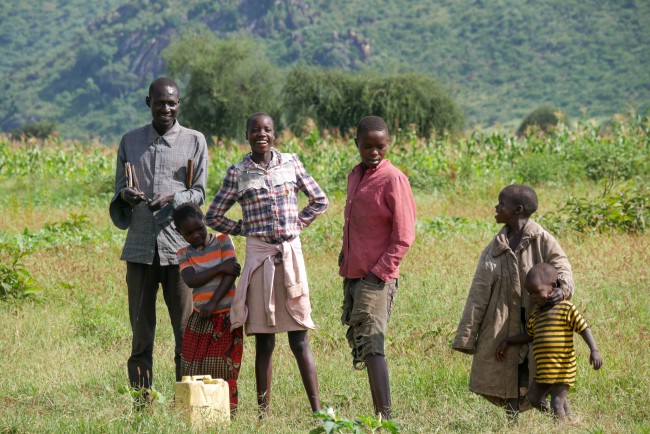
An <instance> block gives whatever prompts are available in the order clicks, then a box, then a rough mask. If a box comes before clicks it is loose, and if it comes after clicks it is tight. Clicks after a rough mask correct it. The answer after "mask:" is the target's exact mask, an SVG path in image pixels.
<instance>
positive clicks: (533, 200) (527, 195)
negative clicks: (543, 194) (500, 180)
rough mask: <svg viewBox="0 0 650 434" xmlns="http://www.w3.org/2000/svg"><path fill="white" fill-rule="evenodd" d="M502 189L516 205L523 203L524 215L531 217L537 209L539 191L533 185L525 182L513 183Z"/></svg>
mask: <svg viewBox="0 0 650 434" xmlns="http://www.w3.org/2000/svg"><path fill="white" fill-rule="evenodd" d="M501 191H502V192H503V193H505V194H507V195H508V197H509V198H510V199H512V201H513V202H514V203H515V205H521V207H522V208H523V212H522V214H523V215H524V217H530V216H531V215H533V213H534V212H535V211H537V206H538V202H537V193H535V190H533V189H532V188H531V187H529V186H527V185H523V184H512V185H509V186H507V187H506V188H504V189H503V190H501Z"/></svg>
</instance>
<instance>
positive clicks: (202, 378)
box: [181, 375, 212, 382]
mask: <svg viewBox="0 0 650 434" xmlns="http://www.w3.org/2000/svg"><path fill="white" fill-rule="evenodd" d="M206 380H212V375H183V378H181V381H186V382H187V381H206Z"/></svg>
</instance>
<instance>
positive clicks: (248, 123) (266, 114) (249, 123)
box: [246, 112, 275, 133]
mask: <svg viewBox="0 0 650 434" xmlns="http://www.w3.org/2000/svg"><path fill="white" fill-rule="evenodd" d="M258 116H266V117H267V118H269V119H271V120H272V121H273V127H274V128H275V120H274V119H273V116H271V115H270V114H268V113H265V112H257V113H253V114H252V115H250V116H249V117H248V119H246V132H247V133H248V128H249V127H250V125H251V121H252V120H253V119H255V118H256V117H258Z"/></svg>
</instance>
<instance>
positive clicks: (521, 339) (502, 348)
mask: <svg viewBox="0 0 650 434" xmlns="http://www.w3.org/2000/svg"><path fill="white" fill-rule="evenodd" d="M532 340H533V337H532V336H530V335H528V334H527V333H521V334H518V335H516V336H510V337H507V338H505V339H504V340H503V341H501V343H500V344H499V346H498V347H497V352H496V357H497V360H498V361H503V360H505V359H506V350H507V349H508V347H509V346H510V345H521V344H527V343H528V342H530V341H532Z"/></svg>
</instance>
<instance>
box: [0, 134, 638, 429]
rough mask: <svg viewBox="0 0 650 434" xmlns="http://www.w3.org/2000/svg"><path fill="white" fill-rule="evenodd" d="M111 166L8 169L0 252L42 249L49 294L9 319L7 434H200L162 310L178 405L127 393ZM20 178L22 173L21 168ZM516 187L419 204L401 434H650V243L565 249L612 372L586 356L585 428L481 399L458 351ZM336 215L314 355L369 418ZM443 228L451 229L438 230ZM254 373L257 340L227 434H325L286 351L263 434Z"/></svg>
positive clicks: (328, 393) (316, 227) (580, 399)
mask: <svg viewBox="0 0 650 434" xmlns="http://www.w3.org/2000/svg"><path fill="white" fill-rule="evenodd" d="M646 143H647V142H646ZM644 146H646V145H644ZM644 149H645V152H647V147H645V148H644ZM114 151H115V150H114V149H110V148H106V149H103V148H100V147H90V149H89V150H88V149H86V150H85V151H83V150H80V151H78V152H80V153H82V154H83V152H88V154H84V155H86V158H85V161H86V162H87V164H91V159H92V158H91V157H90V155H93V156H94V157H93V158H95V157H96V158H99V157H98V156H104V157H105V158H106V161H107V163H105V165H106V167H105V169H103V170H99V169H96V172H94V173H92V172H89V173H88V174H85V173H82V174H80V175H78V176H77V177H73V176H70V175H66V173H67V172H65V171H60V173H56V171H52V172H47V171H46V174H45V175H43V174H41V175H38V176H37V175H33V174H32V175H30V174H29V173H25V174H22V175H21V174H19V173H11V174H10V173H9V172H8V170H7V168H6V164H7V161H9V159H5V160H4V164H5V166H4V169H3V166H2V164H0V187H1V188H2V189H3V191H4V194H5V197H4V198H3V205H2V206H1V207H0V235H1V237H0V241H1V240H4V241H5V242H6V241H7V240H9V239H12V237H13V239H22V240H23V241H22V242H23V243H27V241H25V240H32V241H31V242H34V241H33V240H34V238H38V237H39V236H40V237H41V238H43V239H45V240H46V241H43V242H41V243H40V244H37V248H36V249H35V252H34V253H33V254H30V255H28V256H26V257H25V258H23V262H24V264H25V267H26V268H27V269H28V270H29V272H30V273H31V275H32V277H33V279H34V281H35V284H36V285H37V286H38V287H39V288H41V291H40V296H39V301H38V302H31V301H24V302H16V301H14V302H4V303H2V304H0V344H1V345H2V348H3V350H4V351H5V356H4V362H3V363H2V364H1V365H0V430H1V431H2V432H66V433H67V432H186V431H189V427H188V426H187V425H186V424H185V423H184V422H183V421H182V419H181V417H180V415H179V413H178V412H177V411H176V410H175V409H174V407H173V404H172V399H171V398H172V396H173V376H174V373H173V337H172V334H171V328H170V325H169V320H168V316H167V313H166V309H165V306H164V302H163V301H162V297H160V298H159V311H158V314H159V315H158V325H159V328H158V334H157V338H156V347H155V350H154V364H155V367H154V369H155V370H156V375H157V382H156V388H157V389H158V390H159V391H160V392H161V393H162V394H163V395H164V396H165V397H167V401H166V402H164V403H155V404H154V405H152V407H151V409H150V411H147V412H134V411H133V409H132V403H131V400H130V397H129V396H128V395H126V394H121V393H119V392H118V389H119V388H120V387H122V386H125V385H126V384H127V376H126V359H127V357H128V355H129V351H130V330H129V326H128V312H127V299H126V284H125V282H124V275H125V265H124V263H122V262H121V261H120V260H119V259H118V258H119V254H120V250H121V246H122V242H123V237H124V233H122V232H121V231H119V230H118V229H116V228H114V227H113V226H112V224H111V222H110V219H109V217H108V198H109V197H110V196H109V194H110V193H109V192H107V191H106V188H103V189H102V188H100V187H98V186H97V185H98V184H101V183H104V184H106V183H108V186H109V187H108V188H109V191H110V182H111V175H112V170H113V169H112V168H111V165H110V163H111V162H112V159H113V153H114ZM44 153H45V152H44ZM6 155H9V154H8V153H7V154H6ZM11 155H13V154H11ZM61 158H63V157H61ZM646 158H647V155H646ZM80 159H81V160H84V158H81V157H80ZM232 161H234V160H232ZM2 162H3V160H0V163H2ZM11 164H13V165H14V166H17V163H16V160H14V162H13V163H11ZM93 164H94V163H93ZM102 164H104V163H102ZM215 164H217V163H215ZM218 164H222V163H218ZM349 164H350V167H351V166H352V164H354V161H350V162H349ZM99 166H101V165H99V164H98V167H99ZM93 167H94V166H93ZM308 168H309V166H308ZM313 170H316V169H313ZM220 178H221V173H218V174H217V173H215V172H211V173H210V175H209V182H210V185H211V186H210V187H209V190H208V195H209V197H211V195H212V194H214V189H215V188H216V187H214V185H216V184H218V183H219V182H220ZM506 184H507V182H505V181H503V180H490V179H489V178H485V180H484V181H482V182H476V183H471V182H468V183H466V184H463V185H460V184H459V185H457V186H455V187H454V186H453V185H447V186H445V187H443V188H439V189H432V190H430V191H426V192H425V191H423V190H421V189H420V190H418V191H417V192H416V200H417V206H418V227H417V239H416V242H415V245H414V246H413V248H412V249H411V251H410V252H409V254H408V255H407V257H406V259H405V261H404V263H403V265H402V267H401V275H402V277H401V279H400V285H399V293H398V295H397V299H396V305H395V309H394V311H393V315H392V317H391V319H390V322H389V331H388V338H387V361H388V364H389V369H390V376H391V382H392V383H391V384H392V398H393V406H394V416H395V419H396V420H397V422H398V423H399V425H400V426H401V430H402V432H420V433H431V432H522V431H525V432H540V433H541V432H591V433H601V432H602V433H609V432H649V431H650V404H648V402H647V401H646V399H645V398H646V395H647V391H648V390H650V380H649V377H650V366H649V364H650V357H649V356H650V351H649V350H648V344H647V343H648V341H649V339H650V331H649V328H650V313H649V312H648V310H649V308H650V295H648V292H646V291H647V287H648V284H649V280H648V268H649V267H648V263H649V259H650V255H649V251H650V234H648V233H641V234H636V235H633V234H625V233H620V232H609V233H590V234H579V233H575V232H570V231H567V232H564V233H561V234H558V236H557V237H558V239H559V241H560V244H561V245H562V246H563V248H564V249H565V251H566V252H567V254H568V256H569V259H570V261H571V263H572V266H573V269H574V279H575V282H576V285H577V290H576V294H575V297H574V301H575V303H576V304H577V306H578V308H579V309H580V310H581V312H582V313H583V314H584V315H585V317H586V318H587V320H588V322H589V323H590V324H591V326H592V331H593V334H594V336H595V338H596V341H597V343H598V345H599V347H600V350H601V352H602V355H603V357H604V360H605V364H604V367H603V368H602V369H601V370H600V371H594V370H593V369H592V368H591V367H590V366H589V364H588V352H587V347H586V345H585V344H584V343H583V342H582V340H581V339H580V338H577V339H576V347H577V353H578V381H577V384H576V386H575V387H574V388H572V389H571V391H570V392H569V402H570V404H571V406H572V408H573V411H574V413H576V414H578V415H580V416H581V422H580V423H579V425H578V426H575V427H574V426H569V427H567V426H558V425H557V424H555V423H554V422H553V421H552V420H551V419H550V418H548V417H545V416H543V415H541V414H537V413H534V412H528V413H525V414H523V415H521V417H520V419H519V421H518V423H516V424H509V423H508V421H507V420H506V416H505V413H504V412H503V411H502V410H500V409H498V408H496V407H494V406H492V405H490V404H489V403H487V402H486V401H484V400H482V399H481V398H479V397H477V396H475V395H473V394H472V393H470V392H469V390H468V388H467V382H468V374H469V366H470V357H469V356H466V355H462V354H460V353H456V352H453V351H452V350H451V349H450V342H451V340H452V338H453V335H454V333H455V329H456V325H457V322H458V320H459V317H460V314H461V311H462V308H463V305H464V300H465V296H466V294H467V290H468V288H469V285H470V281H471V278H472V275H473V272H474V268H475V266H476V261H477V259H478V256H479V254H480V252H481V250H482V249H483V248H484V247H485V245H486V244H487V243H488V242H489V241H490V239H491V237H492V236H493V235H494V234H495V233H496V232H497V231H498V229H499V226H498V225H496V224H495V223H494V219H493V214H494V205H495V203H496V196H497V194H498V192H499V190H500V189H501V188H502V187H503V186H504V185H506ZM535 188H536V190H537V192H538V195H539V198H540V210H539V214H540V215H541V214H545V213H549V212H551V211H554V210H556V209H558V208H559V206H560V205H561V204H563V203H565V201H566V199H567V197H568V196H569V195H574V194H575V195H580V194H582V195H591V196H594V197H595V196H597V195H598V194H599V192H600V190H601V186H600V184H598V183H595V182H592V181H588V180H586V181H580V182H576V183H571V184H570V185H568V184H567V185H563V184H561V183H559V184H558V183H553V182H542V183H540V184H539V185H536V186H535ZM98 191H100V193H97V192H98ZM330 200H331V206H330V209H329V210H328V211H327V212H326V213H325V214H324V215H323V216H321V217H320V218H319V219H317V220H316V222H315V223H314V224H313V225H312V226H311V227H310V228H308V229H307V230H306V231H305V232H304V233H303V237H302V238H303V248H304V251H305V255H306V261H307V267H308V273H309V277H310V288H311V299H312V307H313V318H314V320H315V322H316V324H317V329H316V330H315V331H313V332H311V333H310V341H311V345H312V349H313V352H314V355H315V358H316V363H317V368H318V374H319V382H320V394H321V399H322V401H323V403H324V404H326V405H328V406H332V407H334V408H335V409H336V410H337V411H338V412H339V414H340V415H341V416H344V417H347V418H354V417H355V416H356V415H357V414H370V413H371V411H372V405H371V399H370V393H369V389H368V385H367V379H366V374H365V372H358V371H354V370H353V369H352V364H351V357H350V355H349V350H348V348H347V343H346V341H345V337H344V333H345V329H344V327H343V326H341V324H340V322H339V317H340V305H341V301H342V298H341V297H342V295H341V291H342V290H341V279H340V278H339V277H338V275H337V266H336V259H337V254H338V251H339V248H340V231H341V220H342V213H343V205H344V197H343V196H342V194H341V193H340V192H333V193H332V194H330ZM75 214H76V215H85V216H86V217H85V218H86V219H87V222H86V223H83V224H82V223H73V224H71V225H70V226H71V228H70V227H67V229H66V227H65V226H60V227H59V228H60V229H59V230H58V232H57V230H56V228H55V229H52V227H51V225H50V226H49V227H50V229H47V228H48V224H51V223H53V222H63V221H70V219H71V218H72V220H73V221H74V215H75ZM235 215H236V214H235ZM432 219H438V220H437V221H439V222H443V223H444V224H442V226H440V225H439V226H436V227H437V229H436V230H432V229H431V228H432V225H431V221H432ZM445 222H446V223H445ZM25 228H27V229H28V231H30V233H32V234H33V235H32V237H31V238H30V237H27V236H26V235H25V233H23V235H22V238H21V235H20V233H21V232H22V231H23V230H24V229H25ZM61 228H62V229H61ZM39 231H40V232H39ZM34 234H35V235H34ZM235 244H236V247H237V249H238V251H239V253H240V255H242V256H243V248H244V240H243V239H242V238H235ZM240 257H241V256H240ZM3 259H5V260H6V258H3ZM242 259H243V257H242ZM253 362H254V345H253V339H247V340H246V343H245V351H244V358H243V362H242V370H241V375H240V378H239V388H240V407H239V408H240V411H239V413H238V415H237V418H236V419H235V420H234V421H233V422H232V424H231V425H230V426H229V427H222V428H217V431H218V432H232V433H254V432H259V433H294V432H295V433H306V432H308V431H309V430H311V429H313V428H316V427H317V426H318V424H319V422H318V421H316V420H314V419H313V418H312V417H311V414H310V411H309V405H308V402H307V398H306V396H305V394H304V391H303V389H302V383H301V381H300V376H299V373H298V369H297V366H296V365H295V362H294V359H293V357H292V355H291V352H290V350H289V347H288V344H287V342H286V338H285V337H280V338H279V339H278V345H277V347H276V353H275V359H274V378H273V385H272V394H273V395H272V402H271V405H272V408H271V411H272V415H271V417H270V418H268V419H267V420H265V421H263V422H259V421H258V420H257V410H256V404H255V392H254V390H255V384H254V373H253ZM644 391H645V392H644Z"/></svg>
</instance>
